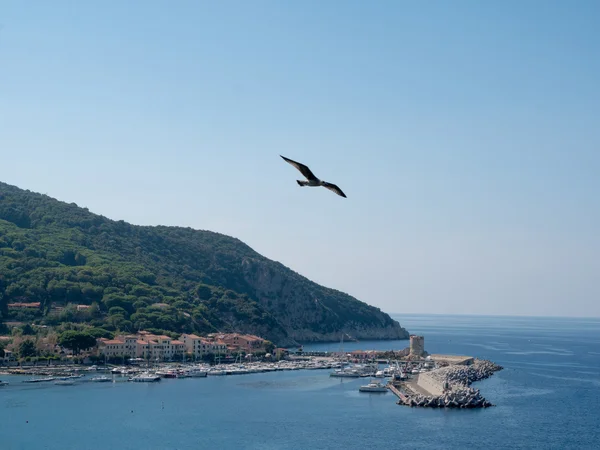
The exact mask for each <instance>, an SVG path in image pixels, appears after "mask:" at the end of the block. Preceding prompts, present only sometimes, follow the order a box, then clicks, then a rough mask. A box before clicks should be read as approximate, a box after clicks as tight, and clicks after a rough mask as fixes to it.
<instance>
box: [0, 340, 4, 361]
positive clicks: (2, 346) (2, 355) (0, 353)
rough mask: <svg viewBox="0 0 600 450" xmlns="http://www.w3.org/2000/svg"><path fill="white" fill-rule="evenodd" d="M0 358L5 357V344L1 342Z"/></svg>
mask: <svg viewBox="0 0 600 450" xmlns="http://www.w3.org/2000/svg"><path fill="white" fill-rule="evenodd" d="M0 358H4V344H3V343H2V342H0Z"/></svg>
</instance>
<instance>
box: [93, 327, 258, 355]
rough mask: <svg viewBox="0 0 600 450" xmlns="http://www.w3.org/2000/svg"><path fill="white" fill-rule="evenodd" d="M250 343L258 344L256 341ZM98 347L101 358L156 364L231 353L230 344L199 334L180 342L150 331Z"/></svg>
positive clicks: (104, 342) (102, 339)
mask: <svg viewBox="0 0 600 450" xmlns="http://www.w3.org/2000/svg"><path fill="white" fill-rule="evenodd" d="M258 339H260V338H258ZM248 341H251V342H254V341H253V340H252V339H250V340H248ZM248 341H244V342H248ZM97 343H98V350H99V354H100V355H102V356H107V357H129V358H143V359H151V360H154V361H156V360H158V361H173V360H180V359H183V357H184V355H185V353H191V354H192V355H193V356H194V357H196V358H201V357H202V356H204V355H207V354H216V355H222V354H225V353H226V352H227V344H226V343H225V342H223V341H222V340H220V339H207V338H203V337H200V336H196V335H195V334H182V335H181V337H180V339H173V338H170V337H169V336H164V335H161V336H157V335H154V334H152V333H149V332H148V331H140V332H139V333H138V334H137V335H121V336H116V337H115V338H114V339H104V338H101V339H98V340H97Z"/></svg>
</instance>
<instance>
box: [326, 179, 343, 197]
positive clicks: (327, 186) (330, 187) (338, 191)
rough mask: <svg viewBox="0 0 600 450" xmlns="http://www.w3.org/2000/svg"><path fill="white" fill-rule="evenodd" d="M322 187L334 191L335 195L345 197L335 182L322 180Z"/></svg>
mask: <svg viewBox="0 0 600 450" xmlns="http://www.w3.org/2000/svg"><path fill="white" fill-rule="evenodd" d="M323 187H324V188H327V189H329V190H330V191H332V192H335V193H336V194H337V195H341V196H342V197H344V198H346V194H344V193H343V192H342V190H341V189H340V188H339V187H337V186H336V185H335V184H331V183H327V182H323Z"/></svg>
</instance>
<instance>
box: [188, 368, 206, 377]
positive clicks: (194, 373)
mask: <svg viewBox="0 0 600 450" xmlns="http://www.w3.org/2000/svg"><path fill="white" fill-rule="evenodd" d="M187 373H188V376H190V377H192V378H202V377H206V376H207V375H208V372H207V371H206V370H202V369H198V368H193V369H190V370H188V372H187Z"/></svg>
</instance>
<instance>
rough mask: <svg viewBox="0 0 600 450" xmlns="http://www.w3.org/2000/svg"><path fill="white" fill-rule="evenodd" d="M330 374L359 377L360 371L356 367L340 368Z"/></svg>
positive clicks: (331, 375) (340, 376) (338, 376)
mask: <svg viewBox="0 0 600 450" xmlns="http://www.w3.org/2000/svg"><path fill="white" fill-rule="evenodd" d="M329 376H330V377H337V378H359V377H360V372H359V371H358V370H355V369H338V370H334V371H333V372H331V373H330V374H329Z"/></svg>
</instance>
